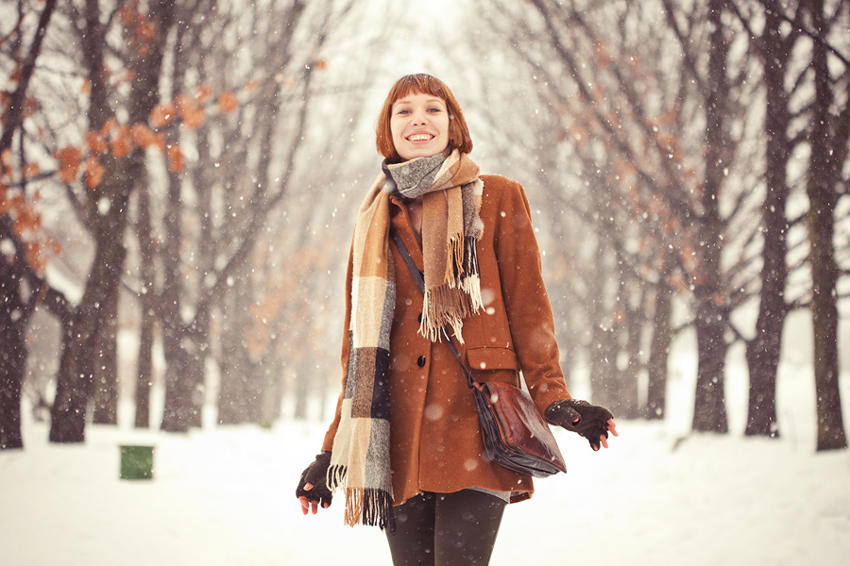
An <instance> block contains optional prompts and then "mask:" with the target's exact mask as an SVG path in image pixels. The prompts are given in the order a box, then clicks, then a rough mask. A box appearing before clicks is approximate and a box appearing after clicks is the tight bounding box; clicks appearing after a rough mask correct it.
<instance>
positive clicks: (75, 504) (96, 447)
mask: <svg viewBox="0 0 850 566" xmlns="http://www.w3.org/2000/svg"><path fill="white" fill-rule="evenodd" d="M125 422H129V419H127V420H126V421H125ZM618 429H619V431H620V433H621V436H620V438H617V439H613V441H612V443H611V446H612V447H611V449H609V450H607V451H605V450H603V451H601V452H599V453H593V452H591V451H590V450H589V449H588V448H587V446H586V444H585V443H584V441H582V440H581V439H579V438H577V437H574V436H572V435H570V434H568V433H566V432H564V431H559V432H557V435H558V439H559V442H560V443H561V446H562V448H563V450H564V452H565V455H566V457H567V459H568V465H569V467H570V470H569V473H568V474H567V475H561V476H559V477H554V478H549V479H546V480H541V481H538V482H537V492H536V494H535V497H534V498H532V500H531V501H528V502H523V503H519V504H516V505H511V506H509V507H508V509H507V511H506V514H505V518H504V521H503V523H502V527H501V531H500V536H499V540H498V541H497V544H496V548H495V551H494V555H493V559H492V562H491V564H494V565H497V566H498V565H501V566H508V565H511V566H513V565H516V564H534V565H536V564H579V565H582V566H589V565H592V564H605V565H611V564H636V565H641V564H652V565H665V564H670V565H676V566H685V565H691V566H699V565H706V566H709V565H710V566H718V565H737V564H740V565H748V566H749V565H760V564H770V565H783V564H787V565H794V566H798V565H800V564H818V565H819V566H828V565H838V564H846V563H847V562H846V560H847V556H848V555H850V482H848V481H847V478H848V476H850V453H848V451H846V450H844V451H839V452H836V453H828V454H815V453H814V451H813V446H812V444H811V443H810V442H809V441H806V442H800V441H792V440H790V439H787V438H786V439H783V440H779V441H770V440H764V439H756V440H754V439H745V438H742V437H740V436H738V435H729V436H715V435H689V436H688V437H686V438H684V439H682V438H681V437H677V435H676V434H673V433H671V432H670V426H669V425H668V424H663V423H657V424H647V423H643V422H628V421H623V422H620V423H619V425H618ZM25 431H26V442H27V446H26V449H25V450H23V451H14V452H6V453H0V549H2V551H0V553H2V557H3V558H2V563H3V564H4V565H6V566H39V565H44V566H48V565H50V566H54V565H115V564H121V565H125V566H150V565H154V564H156V565H205V566H214V565H221V566H224V565H227V566H231V565H236V564H238V565H240V566H250V565H258V566H259V565H272V564H275V565H289V564H292V565H312V564H339V563H344V564H351V565H370V566H380V565H389V564H390V560H389V554H388V551H387V548H386V542H385V540H384V539H383V535H382V534H381V533H380V532H379V531H377V530H376V529H373V528H364V527H357V528H350V527H346V526H344V525H343V524H342V505H341V501H336V502H335V503H334V505H333V506H332V507H331V508H330V509H329V510H327V511H326V512H324V513H320V514H319V515H317V516H308V517H304V516H302V515H301V512H300V509H299V506H298V504H297V502H296V500H295V498H294V489H295V483H296V480H297V478H298V475H299V473H300V471H301V469H302V468H303V466H304V465H305V464H306V463H307V462H308V461H309V460H310V459H311V458H312V456H313V454H314V452H315V449H316V447H317V446H318V445H319V443H320V442H321V437H322V434H323V432H324V425H323V424H321V423H301V422H294V421H284V422H281V423H280V424H279V425H278V426H276V427H275V428H273V429H271V430H263V429H260V428H258V427H253V426H244V427H232V428H221V429H214V428H210V429H206V430H199V431H196V432H193V433H191V434H189V435H187V436H179V435H177V436H176V435H169V434H164V433H157V432H137V431H134V430H132V429H131V428H130V427H129V426H121V427H118V428H112V427H103V426H89V428H88V430H87V433H88V440H87V442H86V443H85V444H84V445H79V446H56V445H49V444H48V443H47V442H46V437H47V427H46V425H45V424H42V423H33V422H30V421H29V420H27V422H26V424H25ZM124 443H152V444H154V445H155V446H156V455H155V471H154V474H155V478H154V479H153V480H151V481H127V480H120V479H119V448H118V447H119V445H120V444H124Z"/></svg>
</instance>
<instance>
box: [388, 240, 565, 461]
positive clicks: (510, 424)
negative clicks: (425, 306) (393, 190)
mask: <svg viewBox="0 0 850 566" xmlns="http://www.w3.org/2000/svg"><path fill="white" fill-rule="evenodd" d="M391 235H392V238H393V241H395V244H396V246H397V247H398V249H399V251H400V252H401V255H402V257H403V258H404V262H405V263H406V264H407V268H408V269H409V270H410V274H411V275H412V276H413V279H414V281H416V285H417V286H418V287H419V290H420V291H422V292H423V293H424V291H425V281H424V280H423V278H422V273H420V271H419V269H418V268H417V267H416V264H415V263H414V262H413V258H411V257H410V252H409V251H408V250H407V246H405V245H404V242H403V241H402V239H401V238H400V237H399V235H398V234H397V233H396V232H395V231H392V232H391ZM443 334H444V336H446V342H447V343H448V345H449V348H450V349H451V351H452V353H453V354H454V356H455V358H457V361H458V362H459V363H460V366H461V368H463V372H464V374H466V382H467V385H468V386H469V388H470V389H472V396H473V397H474V399H475V409H476V410H477V411H478V422H479V424H480V426H481V438H482V440H483V442H484V450H485V452H486V453H487V458H488V459H490V460H491V461H493V462H495V463H497V464H499V465H501V466H504V467H505V468H507V469H509V470H513V471H514V472H518V473H520V474H526V475H531V476H536V477H545V476H549V475H552V474H556V473H558V472H566V471H567V465H566V463H565V462H564V457H563V456H562V455H561V451H560V450H559V449H558V443H557V442H556V441H555V437H554V436H553V435H552V431H551V430H550V429H549V425H548V423H547V422H546V421H545V420H544V419H543V417H542V416H541V415H540V411H538V410H537V406H536V405H535V404H534V401H532V399H531V396H529V394H528V393H527V392H526V391H524V390H522V389H520V388H519V387H517V386H515V385H513V384H511V383H502V382H495V381H494V382H492V383H488V382H483V381H478V380H477V379H475V377H474V376H473V375H472V371H471V370H470V369H469V367H468V366H467V365H466V364H465V363H464V362H463V358H461V355H460V353H459V352H458V350H457V347H456V346H455V345H454V343H453V342H452V341H451V339H450V338H449V337H448V334H447V333H446V331H445V329H443Z"/></svg>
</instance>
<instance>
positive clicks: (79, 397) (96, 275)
mask: <svg viewBox="0 0 850 566" xmlns="http://www.w3.org/2000/svg"><path fill="white" fill-rule="evenodd" d="M128 178H132V176H128ZM113 180H114V181H117V182H120V181H121V178H120V177H117V178H114V179H113ZM109 193H112V194H113V195H114V198H113V199H112V201H111V206H110V211H115V212H114V213H112V214H110V215H107V216H104V217H103V219H102V224H100V225H99V226H97V227H96V235H95V257H94V263H93V264H92V269H91V271H90V272H89V275H88V279H87V282H86V290H85V293H84V294H83V298H82V300H81V301H80V304H79V305H78V306H77V308H76V309H74V313H73V315H72V319H71V323H70V329H69V330H70V332H65V333H63V340H62V358H61V360H60V362H59V373H58V375H57V383H56V398H55V400H54V402H53V408H52V410H51V425H50V441H51V442H83V441H85V423H86V412H87V409H88V403H89V399H90V396H91V393H92V388H93V386H94V374H95V366H96V364H97V357H98V356H97V346H98V343H99V340H100V330H101V328H102V322H103V321H104V320H105V318H104V317H105V316H106V315H108V310H109V309H108V308H107V305H108V303H109V301H110V299H111V297H112V296H113V294H115V293H117V288H118V285H119V282H120V281H121V277H122V275H123V265H124V256H125V254H126V250H125V249H124V245H123V243H122V241H123V240H122V237H121V236H122V235H123V233H124V224H125V221H126V214H125V211H126V210H127V196H128V191H126V190H123V189H121V188H118V189H117V190H114V191H109ZM107 194H108V193H107Z"/></svg>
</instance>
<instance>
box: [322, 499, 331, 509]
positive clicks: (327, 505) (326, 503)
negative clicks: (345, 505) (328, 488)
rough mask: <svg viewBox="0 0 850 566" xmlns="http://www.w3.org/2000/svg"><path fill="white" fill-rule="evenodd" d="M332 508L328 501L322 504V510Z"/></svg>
mask: <svg viewBox="0 0 850 566" xmlns="http://www.w3.org/2000/svg"><path fill="white" fill-rule="evenodd" d="M330 506H331V504H330V503H328V502H327V501H325V502H324V503H322V508H323V509H327V508H328V507H330Z"/></svg>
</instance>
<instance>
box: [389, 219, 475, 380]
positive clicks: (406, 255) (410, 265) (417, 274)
mask: <svg viewBox="0 0 850 566" xmlns="http://www.w3.org/2000/svg"><path fill="white" fill-rule="evenodd" d="M390 236H391V237H392V239H393V241H394V242H395V245H396V247H397V248H398V251H399V252H401V257H402V259H404V263H406V264H407V269H408V270H409V271H410V275H412V276H413V280H414V281H415V282H416V286H417V287H419V292H420V293H422V295H423V296H424V295H425V279H424V278H423V277H422V272H421V271H419V268H418V267H416V263H414V262H413V258H412V257H411V256H410V252H409V251H408V250H407V246H405V245H404V240H402V239H401V236H399V235H398V232H396V231H395V230H394V229H390ZM440 332H441V333H442V334H443V336H445V337H446V342H447V343H448V345H449V349H450V350H451V351H452V354H454V356H455V358H457V361H458V363H459V364H460V367H461V368H463V373H464V374H465V375H466V384H467V385H468V386H469V388H470V389H472V388H473V387H475V384H476V383H477V382H476V381H475V378H474V377H472V371H470V369H469V367H468V366H467V365H466V364H465V363H464V362H463V358H462V357H461V355H460V352H458V351H457V346H455V343H454V342H452V339H451V338H449V333H448V332H446V328H445V327H443V328H440Z"/></svg>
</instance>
